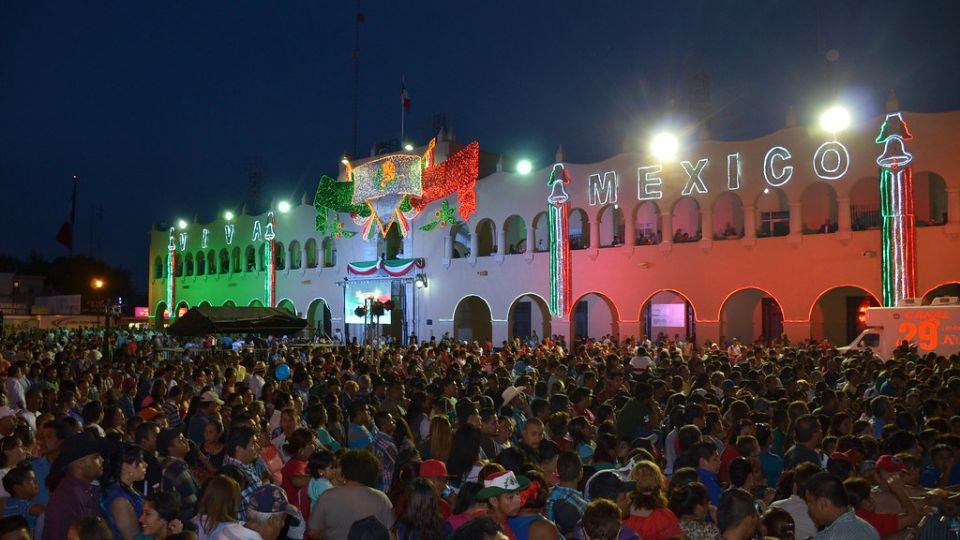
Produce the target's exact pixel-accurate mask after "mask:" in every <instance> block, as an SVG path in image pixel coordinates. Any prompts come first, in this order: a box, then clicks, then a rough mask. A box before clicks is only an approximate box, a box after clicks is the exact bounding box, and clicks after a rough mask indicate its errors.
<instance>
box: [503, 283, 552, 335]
mask: <svg viewBox="0 0 960 540" xmlns="http://www.w3.org/2000/svg"><path fill="white" fill-rule="evenodd" d="M551 322H552V318H551V317H550V308H549V306H548V305H547V301H546V300H544V299H543V298H542V297H541V296H540V295H538V294H536V293H526V294H521V295H520V296H518V297H516V298H514V299H513V302H510V308H509V309H508V310H507V336H508V339H510V340H511V341H512V340H513V339H514V338H520V339H526V338H528V337H532V336H534V335H536V336H537V338H538V340H542V339H544V338H546V337H549V336H550V335H552V334H553V330H552V328H551Z"/></svg>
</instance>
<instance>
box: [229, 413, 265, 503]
mask: <svg viewBox="0 0 960 540" xmlns="http://www.w3.org/2000/svg"><path fill="white" fill-rule="evenodd" d="M225 450H226V452H227V455H226V457H224V458H223V466H224V468H226V467H228V466H233V467H236V468H237V470H239V471H240V473H241V474H242V475H243V476H244V478H246V485H245V486H244V487H243V490H242V491H240V511H239V513H238V517H239V518H240V520H241V521H243V520H244V519H246V517H247V506H248V505H249V504H250V496H251V494H252V493H253V492H254V491H256V490H257V488H259V487H260V486H261V484H262V483H263V481H262V479H261V478H260V475H259V474H257V469H256V462H257V458H258V457H260V443H259V441H258V440H257V431H256V430H255V429H254V428H252V427H250V426H245V425H243V426H235V427H234V428H233V429H231V430H230V434H229V435H228V436H227V444H226V448H225Z"/></svg>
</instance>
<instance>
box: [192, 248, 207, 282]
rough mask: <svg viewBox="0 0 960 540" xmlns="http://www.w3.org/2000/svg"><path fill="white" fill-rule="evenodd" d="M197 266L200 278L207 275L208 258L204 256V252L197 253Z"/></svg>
mask: <svg viewBox="0 0 960 540" xmlns="http://www.w3.org/2000/svg"><path fill="white" fill-rule="evenodd" d="M194 260H195V261H196V265H197V271H196V274H197V275H198V276H205V275H207V256H206V254H204V252H203V250H200V251H198V252H197V256H196V258H195V259H194Z"/></svg>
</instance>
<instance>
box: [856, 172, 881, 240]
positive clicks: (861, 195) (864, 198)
mask: <svg viewBox="0 0 960 540" xmlns="http://www.w3.org/2000/svg"><path fill="white" fill-rule="evenodd" d="M882 226H883V215H882V214H881V213H880V177H879V175H878V176H866V177H864V178H860V179H858V180H857V181H856V182H854V183H853V185H851V186H850V227H851V228H852V229H853V230H855V231H864V230H869V229H879V228H880V227H882Z"/></svg>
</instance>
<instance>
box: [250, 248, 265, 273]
mask: <svg viewBox="0 0 960 540" xmlns="http://www.w3.org/2000/svg"><path fill="white" fill-rule="evenodd" d="M266 252H267V243H266V242H263V243H261V244H260V247H259V248H257V252H256V253H257V254H256V257H255V260H254V268H253V269H254V270H255V271H258V272H263V270H264V269H265V268H266V266H265V265H266V264H267V257H266V256H265V254H266Z"/></svg>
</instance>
